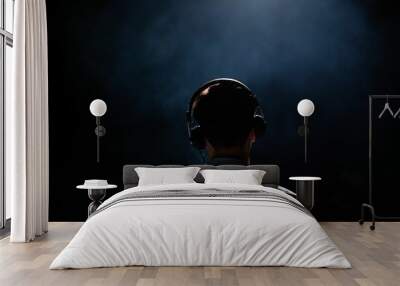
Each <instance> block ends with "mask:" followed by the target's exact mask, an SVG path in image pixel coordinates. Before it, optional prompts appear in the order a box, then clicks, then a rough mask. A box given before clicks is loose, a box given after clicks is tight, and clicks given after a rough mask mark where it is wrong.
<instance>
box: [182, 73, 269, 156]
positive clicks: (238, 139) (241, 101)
mask: <svg viewBox="0 0 400 286" xmlns="http://www.w3.org/2000/svg"><path fill="white" fill-rule="evenodd" d="M264 128H265V122H264V117H263V114H262V111H261V108H260V106H259V104H258V102H257V99H256V98H255V96H254V95H253V94H252V92H251V91H250V90H249V89H248V88H247V87H246V86H245V85H244V84H242V83H241V82H239V81H236V80H232V79H217V80H213V81H211V82H208V83H206V84H205V85H203V86H202V87H201V88H200V89H198V90H197V92H196V93H195V94H194V95H193V97H192V100H191V102H190V106H189V111H188V129H189V135H190V137H191V138H190V139H191V141H192V143H193V144H194V145H195V146H196V147H197V148H200V149H207V151H208V155H209V158H211V159H212V158H213V157H236V158H240V159H242V160H243V161H246V162H247V161H248V160H249V155H250V150H251V145H252V143H254V141H255V139H256V136H258V135H261V134H262V133H263V131H264Z"/></svg>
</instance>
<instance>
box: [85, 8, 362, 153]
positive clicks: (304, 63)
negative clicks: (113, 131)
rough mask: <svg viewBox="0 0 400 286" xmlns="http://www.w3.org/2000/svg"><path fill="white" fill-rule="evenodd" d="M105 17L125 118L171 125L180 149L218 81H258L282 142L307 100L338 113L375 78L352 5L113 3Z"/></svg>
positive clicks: (111, 86) (112, 83)
mask: <svg viewBox="0 0 400 286" xmlns="http://www.w3.org/2000/svg"><path fill="white" fill-rule="evenodd" d="M97 20H98V23H97V24H96V25H98V31H99V32H98V33H99V34H101V33H102V32H104V29H105V30H106V32H107V37H103V38H104V41H103V42H102V43H99V44H100V45H109V48H110V49H112V51H113V53H112V59H113V60H112V62H113V64H112V65H111V66H108V67H107V73H108V75H109V76H108V78H107V84H106V86H107V87H108V91H107V92H108V93H110V94H113V98H115V100H117V98H118V101H119V103H120V104H121V108H122V109H123V110H122V112H125V111H126V112H128V111H129V110H132V112H135V113H138V112H139V113H141V114H147V115H143V118H149V120H150V121H151V120H152V119H151V117H153V118H154V116H156V118H157V120H162V122H163V123H160V124H162V127H160V128H161V129H162V128H164V129H165V130H167V131H166V134H168V136H167V135H165V136H164V135H161V136H164V137H165V140H172V141H173V142H175V143H176V144H178V146H179V145H181V146H186V145H187V141H185V138H184V136H185V133H184V132H185V130H184V124H183V112H184V110H185V109H186V104H187V102H188V100H189V98H190V96H191V94H192V93H193V91H194V90H195V89H196V88H197V87H198V86H199V85H200V84H202V83H203V82H205V81H207V80H210V79H212V78H216V77H234V78H237V79H240V80H242V81H244V82H245V83H246V84H248V85H249V86H250V88H252V89H253V90H254V91H255V92H256V94H257V95H258V97H259V99H260V101H261V103H262V104H263V105H264V106H265V110H266V117H267V119H268V120H269V121H270V127H271V126H272V133H274V132H275V133H276V134H278V130H277V129H275V131H274V126H276V125H277V121H279V128H280V129H279V135H280V136H285V135H287V136H289V135H290V134H292V133H295V129H296V128H295V127H294V132H293V130H292V129H288V128H285V126H292V125H293V120H294V118H295V117H296V116H297V114H296V111H295V105H296V103H297V100H298V99H299V98H302V97H309V98H313V99H315V100H317V105H318V107H317V108H318V109H319V110H321V109H323V108H324V104H325V105H326V106H331V107H332V105H335V106H336V111H335V113H334V114H337V112H341V111H342V110H343V109H345V108H347V104H348V103H349V102H350V100H351V96H352V95H354V94H355V93H357V92H359V91H358V90H357V88H358V87H357V86H358V85H360V84H362V83H365V81H367V80H368V66H367V64H366V60H367V57H368V56H369V55H368V54H367V49H366V48H365V46H366V45H367V44H368V40H369V38H368V37H369V34H368V33H369V32H368V29H369V27H368V26H367V22H366V17H365V15H364V11H363V10H362V8H361V7H359V6H357V5H356V4H353V3H352V1H336V0H324V1H321V0H291V1H290V0H269V1H267V0H240V1H239V0H233V1H232V0H219V1H215V0H202V1H185V0H176V1H110V4H109V5H106V6H105V7H103V10H102V12H101V13H99V14H98V19H97ZM110 25H111V26H110ZM98 36H99V35H98V34H92V35H89V40H90V38H92V39H95V38H96V37H98ZM97 41H99V40H98V39H97ZM92 60H93V59H92ZM90 72H91V73H94V74H95V73H96V72H101V71H98V70H97V67H96V66H95V65H94V66H93V70H91V71H90ZM353 103H354V101H353ZM292 109H293V110H292ZM289 110H290V112H289ZM146 116H147V117H146ZM328 116H330V115H328ZM143 124H146V122H143ZM290 136H292V135H290Z"/></svg>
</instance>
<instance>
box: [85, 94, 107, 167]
mask: <svg viewBox="0 0 400 286" xmlns="http://www.w3.org/2000/svg"><path fill="white" fill-rule="evenodd" d="M89 109H90V113H92V114H93V116H95V117H96V129H95V130H94V133H95V134H96V137H97V163H99V162H100V137H102V136H104V135H106V129H105V128H104V127H103V126H101V125H100V117H102V116H103V115H104V114H105V113H106V111H107V104H106V103H105V102H104V101H103V100H101V99H95V100H93V101H92V102H91V103H90V106H89Z"/></svg>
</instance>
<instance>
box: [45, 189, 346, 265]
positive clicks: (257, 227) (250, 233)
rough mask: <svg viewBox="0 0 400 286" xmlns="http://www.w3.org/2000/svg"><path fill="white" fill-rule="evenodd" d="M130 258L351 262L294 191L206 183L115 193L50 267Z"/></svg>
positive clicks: (151, 261)
mask: <svg viewBox="0 0 400 286" xmlns="http://www.w3.org/2000/svg"><path fill="white" fill-rule="evenodd" d="M130 265H144V266H292V267H331V268H350V267H351V265H350V263H349V262H348V260H347V259H346V258H345V256H344V255H343V253H342V252H341V251H340V250H339V249H338V248H337V247H336V245H335V244H334V242H333V241H332V240H331V239H330V238H329V237H328V235H327V234H326V233H325V231H324V230H323V229H322V228H321V226H320V225H319V223H318V222H317V221H316V219H315V218H314V217H313V216H312V215H311V213H310V212H309V211H308V210H306V209H305V208H304V207H303V206H302V205H301V203H300V202H298V201H297V200H296V199H294V198H293V197H291V196H289V195H287V194H285V193H283V192H282V191H280V190H278V189H275V188H270V187H264V186H254V185H238V184H198V183H193V184H179V185H160V186H142V187H134V188H130V189H127V190H125V191H122V192H120V193H118V194H116V195H114V196H112V197H111V198H109V199H108V200H106V201H105V202H104V203H103V204H102V205H101V206H100V207H99V208H98V210H97V211H96V212H95V213H94V214H93V215H92V216H91V217H89V218H88V220H87V221H86V222H85V223H84V224H83V225H82V227H81V229H80V230H79V231H78V233H77V234H76V235H75V237H74V238H73V239H72V240H71V242H70V243H69V244H68V245H67V246H66V247H65V248H64V250H62V252H61V253H60V254H59V255H58V256H57V257H56V258H55V260H54V261H53V262H52V264H51V265H50V269H65V268H92V267H117V266H130Z"/></svg>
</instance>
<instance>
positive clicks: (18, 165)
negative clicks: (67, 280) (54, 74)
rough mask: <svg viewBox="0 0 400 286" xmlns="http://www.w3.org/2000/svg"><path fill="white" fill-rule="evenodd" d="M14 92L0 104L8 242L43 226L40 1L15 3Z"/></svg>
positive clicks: (44, 94)
mask: <svg viewBox="0 0 400 286" xmlns="http://www.w3.org/2000/svg"><path fill="white" fill-rule="evenodd" d="M14 21H15V22H14V27H15V32H14V56H15V70H14V73H13V75H14V83H13V87H14V92H13V93H12V95H11V96H10V97H7V98H6V106H7V110H6V169H7V171H6V187H10V188H11V194H12V195H11V201H12V203H11V237H10V241H12V242H27V241H30V240H33V239H34V238H35V237H36V236H39V235H41V234H43V233H44V232H47V226H48V194H49V187H48V180H49V179H48V175H49V169H48V152H49V144H48V78H47V74H48V71H47V22H46V3H45V0H17V1H15V20H14Z"/></svg>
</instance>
